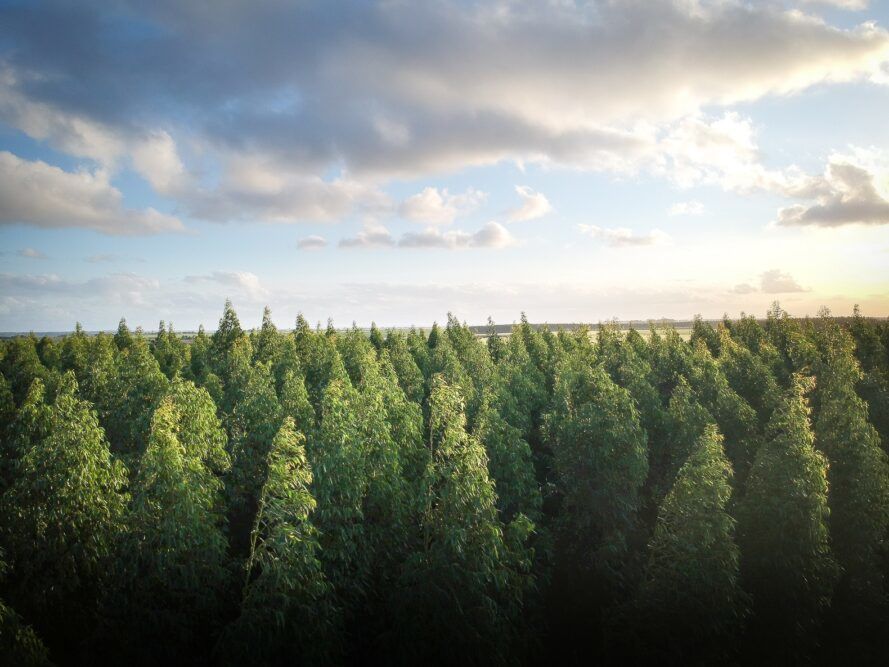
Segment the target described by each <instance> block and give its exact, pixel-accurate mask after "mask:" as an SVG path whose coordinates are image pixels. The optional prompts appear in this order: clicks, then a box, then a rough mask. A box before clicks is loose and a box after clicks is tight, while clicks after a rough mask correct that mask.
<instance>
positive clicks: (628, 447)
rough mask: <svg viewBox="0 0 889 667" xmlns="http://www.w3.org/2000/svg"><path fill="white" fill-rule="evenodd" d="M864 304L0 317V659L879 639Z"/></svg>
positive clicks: (134, 659)
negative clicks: (816, 311) (485, 322)
mask: <svg viewBox="0 0 889 667" xmlns="http://www.w3.org/2000/svg"><path fill="white" fill-rule="evenodd" d="M887 447H889V322H887V321H886V320H876V319H869V318H865V317H863V316H862V315H861V314H860V313H859V312H858V311H857V309H856V311H855V312H854V314H853V316H852V317H845V318H834V317H832V316H831V315H830V314H829V313H827V312H826V311H824V312H822V313H821V314H820V315H819V317H817V318H806V319H797V318H792V317H790V316H789V315H788V314H787V313H786V312H784V311H782V310H781V309H780V308H779V307H778V306H777V305H776V306H774V307H773V308H772V309H771V310H770V311H769V312H768V314H767V316H766V317H765V318H764V319H757V318H755V317H753V316H746V315H742V316H741V317H739V318H737V319H730V318H728V317H726V318H725V319H723V320H722V321H721V322H718V323H710V322H705V321H703V320H701V319H696V320H695V322H694V324H693V326H692V328H691V329H690V332H689V335H687V336H683V335H680V333H679V332H678V331H677V330H676V329H674V328H672V327H670V326H663V325H660V326H655V325H652V327H651V329H650V330H649V331H643V332H640V331H637V330H636V329H633V328H630V329H629V330H623V329H622V328H621V327H620V326H619V325H618V324H617V323H605V324H602V325H600V326H599V327H596V328H583V327H581V328H577V329H575V330H557V331H556V330H551V329H549V328H548V327H545V326H544V327H538V326H532V325H531V324H529V322H528V321H527V320H526V319H525V317H524V316H523V317H522V319H521V321H520V322H519V323H518V324H515V325H514V326H512V327H511V329H510V330H509V331H508V333H505V334H503V333H502V330H497V329H495V328H494V326H493V324H492V327H491V329H490V331H489V332H488V335H477V334H476V333H475V332H474V331H473V330H472V329H470V327H468V326H467V325H466V324H463V323H461V322H460V321H459V320H458V319H456V318H455V317H453V316H449V317H448V320H447V322H446V324H445V325H444V326H439V325H438V324H436V325H434V326H432V327H431V328H430V329H428V330H421V329H416V328H412V329H410V330H409V331H404V330H389V331H382V330H380V329H379V328H377V327H376V326H373V327H371V329H370V331H369V332H368V331H365V330H360V329H358V328H357V327H353V328H352V329H346V330H340V329H336V328H334V327H333V326H332V325H328V327H327V328H326V329H322V328H321V327H320V326H318V327H314V328H313V327H311V326H310V325H309V324H308V322H306V320H305V319H304V318H303V317H302V316H298V317H297V319H296V323H295V327H294V329H293V330H288V331H284V330H279V329H277V328H276V326H275V325H274V324H273V322H272V318H271V313H270V312H269V310H268V309H266V312H265V313H264V316H263V321H262V326H261V327H260V328H258V329H254V330H250V331H246V330H245V329H244V328H242V326H241V324H240V322H239V319H238V316H237V314H236V313H235V311H234V309H233V308H232V306H231V304H230V303H228V302H227V303H226V305H225V309H224V312H223V315H222V317H221V319H220V321H219V324H218V327H217V328H216V330H215V331H214V332H213V333H212V334H208V333H207V332H205V331H204V329H203V328H202V329H201V330H200V331H199V332H198V333H197V335H196V336H194V337H193V338H192V339H189V340H185V339H183V337H182V336H180V335H179V334H177V333H176V332H175V331H174V330H173V327H172V325H170V326H168V325H166V324H165V323H164V322H161V323H160V326H159V328H158V331H157V333H156V335H151V336H146V335H143V334H142V332H141V331H139V330H136V331H130V329H129V328H128V327H127V324H126V322H125V321H124V320H121V322H120V326H119V328H118V330H117V332H116V333H114V334H113V335H109V334H106V333H99V334H98V335H87V334H86V333H85V332H84V331H82V330H81V328H80V327H79V326H78V327H77V329H76V331H75V332H74V333H72V334H70V335H67V336H64V337H62V338H55V339H54V338H49V337H44V338H40V339H38V338H37V337H35V336H33V335H31V336H18V337H15V338H10V339H6V340H2V341H0V662H2V663H3V664H9V665H47V664H58V665H68V664H82V663H84V664H86V663H88V664H126V663H132V664H152V665H153V664H221V665H228V664H232V665H244V664H257V665H283V664H359V663H360V664H368V663H371V664H373V663H386V664H423V663H430V664H538V663H540V664H553V663H554V662H555V663H563V662H567V663H581V662H582V663H590V662H594V661H605V662H615V663H624V662H627V661H630V662H636V663H640V662H641V663H647V662H651V663H654V662H657V663H661V664H662V663H668V664H680V663H681V664H688V663H698V664H703V663H712V662H716V661H727V662H730V663H732V662H733V663H745V664H752V663H756V664H760V663H762V662H767V663H787V662H823V663H825V664H828V663H835V662H837V661H839V660H841V659H842V660H843V661H844V662H850V661H853V662H854V663H855V664H866V663H879V662H880V661H881V659H884V658H885V656H886V655H887V651H889V633H887V632H886V630H887V628H889V458H887Z"/></svg>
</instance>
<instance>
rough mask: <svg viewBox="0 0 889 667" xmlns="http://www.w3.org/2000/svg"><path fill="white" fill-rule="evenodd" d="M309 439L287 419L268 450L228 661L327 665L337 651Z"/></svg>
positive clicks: (223, 652) (225, 650)
mask: <svg viewBox="0 0 889 667" xmlns="http://www.w3.org/2000/svg"><path fill="white" fill-rule="evenodd" d="M304 441H305V438H304V437H303V435H302V434H301V433H300V432H299V431H298V430H297V429H296V426H295V423H294V421H293V418H291V417H285V418H284V422H283V423H282V425H281V428H280V429H279V430H278V433H277V434H276V435H275V438H274V440H273V442H272V446H271V447H270V449H269V452H268V461H267V469H268V475H267V476H266V478H265V482H264V484H263V486H262V491H261V493H260V496H259V509H258V511H257V513H256V520H255V522H254V524H253V530H252V532H251V534H250V555H249V557H248V559H247V564H246V571H247V572H246V580H247V584H246V586H245V587H244V592H243V600H242V602H241V613H240V616H239V617H238V619H237V620H236V621H235V623H234V624H233V625H232V626H231V627H230V628H229V629H228V630H227V631H226V633H225V634H224V635H223V638H222V641H221V643H220V646H219V647H218V649H217V655H218V656H219V659H220V660H221V661H222V662H224V663H227V664H243V663H245V662H251V663H261V664H285V663H289V662H291V661H293V660H298V661H299V662H300V663H302V664H313V663H324V662H325V661H327V660H330V659H331V657H332V656H331V651H332V650H334V649H335V646H336V642H335V641H334V636H333V635H334V632H335V630H336V625H337V614H338V610H337V609H336V607H335V606H334V604H333V596H332V590H331V587H330V585H329V584H328V583H327V579H326V577H325V575H324V570H323V568H322V566H321V562H320V561H319V560H318V551H319V548H320V546H319V544H318V531H317V530H316V528H315V526H314V525H313V523H312V513H313V512H314V510H315V499H314V498H313V497H312V493H311V485H312V470H311V467H310V466H309V463H308V461H307V459H306V452H305V447H304Z"/></svg>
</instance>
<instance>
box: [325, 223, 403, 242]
mask: <svg viewBox="0 0 889 667" xmlns="http://www.w3.org/2000/svg"><path fill="white" fill-rule="evenodd" d="M338 245H339V247H340V248H391V247H392V246H394V245H395V239H393V238H392V234H390V233H389V230H388V229H386V228H385V227H382V226H380V225H369V226H367V227H366V228H365V229H364V230H362V231H360V232H358V234H356V235H355V236H353V237H351V238H342V239H340V242H339V244H338Z"/></svg>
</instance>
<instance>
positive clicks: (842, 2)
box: [801, 0, 870, 12]
mask: <svg viewBox="0 0 889 667" xmlns="http://www.w3.org/2000/svg"><path fill="white" fill-rule="evenodd" d="M801 2H802V4H804V5H825V6H827V7H836V8H838V9H847V10H850V11H856V12H857V11H861V10H863V9H867V6H868V4H870V3H869V0H801Z"/></svg>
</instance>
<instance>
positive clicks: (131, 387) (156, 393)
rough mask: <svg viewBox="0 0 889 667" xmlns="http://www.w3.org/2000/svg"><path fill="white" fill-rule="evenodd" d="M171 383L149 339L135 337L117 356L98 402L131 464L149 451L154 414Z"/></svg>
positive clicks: (104, 420) (111, 433)
mask: <svg viewBox="0 0 889 667" xmlns="http://www.w3.org/2000/svg"><path fill="white" fill-rule="evenodd" d="M168 386H169V383H168V381H167V378H166V376H164V374H163V373H162V372H161V369H160V367H159V366H158V365H157V361H156V360H155V358H154V357H153V356H152V355H151V352H150V351H149V349H148V345H147V344H146V343H145V339H144V338H142V337H141V336H137V337H134V338H133V340H132V342H131V343H130V345H129V347H127V348H126V349H125V350H124V351H123V352H121V353H120V354H119V355H118V356H117V358H116V359H115V369H114V376H113V377H112V378H111V379H110V381H108V382H107V384H106V387H105V395H104V396H100V397H98V398H97V402H96V406H97V408H98V409H99V414H100V416H101V418H102V425H103V426H104V427H105V430H106V432H107V433H108V440H109V441H110V442H111V447H112V450H113V451H114V452H116V453H118V454H120V455H121V456H122V457H123V458H124V459H125V460H126V461H127V463H128V464H129V463H131V462H135V461H136V460H138V458H139V456H141V454H142V452H143V451H144V450H145V444H146V440H147V437H148V433H149V431H150V424H151V416H152V414H153V412H154V409H155V408H156V407H157V405H158V403H159V402H160V400H161V398H162V397H163V396H164V394H165V393H166V391H167V388H168Z"/></svg>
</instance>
